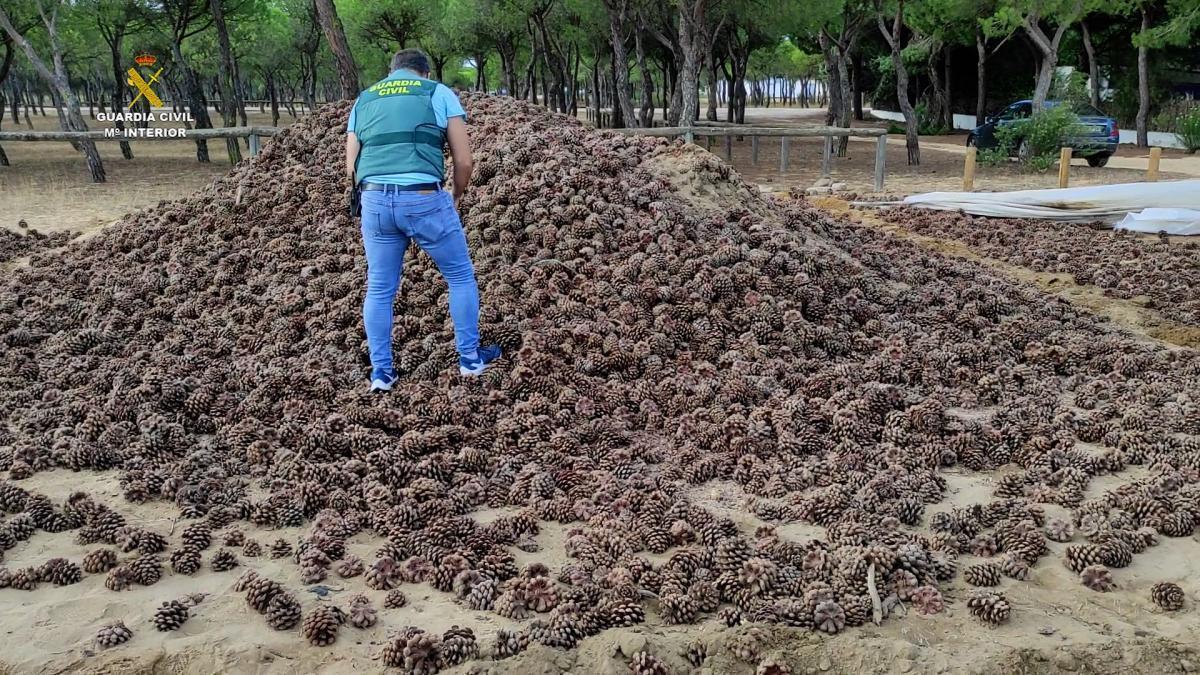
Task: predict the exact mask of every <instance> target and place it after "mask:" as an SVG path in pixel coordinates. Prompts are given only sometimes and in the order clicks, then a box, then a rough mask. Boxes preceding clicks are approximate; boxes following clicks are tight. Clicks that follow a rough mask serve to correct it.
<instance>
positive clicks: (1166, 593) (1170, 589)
mask: <svg viewBox="0 0 1200 675" xmlns="http://www.w3.org/2000/svg"><path fill="white" fill-rule="evenodd" d="M1183 597H1184V596H1183V589H1182V588H1180V587H1179V586H1178V584H1173V583H1171V582H1169V581H1163V582H1160V583H1157V584H1154V586H1153V587H1151V589H1150V599H1151V600H1153V601H1154V604H1156V605H1158V606H1159V607H1162V608H1163V609H1165V610H1167V611H1168V612H1174V611H1177V610H1179V609H1182V608H1183Z"/></svg>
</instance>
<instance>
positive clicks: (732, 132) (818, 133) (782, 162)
mask: <svg viewBox="0 0 1200 675" xmlns="http://www.w3.org/2000/svg"><path fill="white" fill-rule="evenodd" d="M159 128H161V127H154V128H152V129H151V130H153V129H159ZM181 131H183V136H173V137H172V136H138V135H134V136H125V135H123V134H116V135H110V134H111V132H106V131H105V130H102V129H101V130H94V131H0V143H4V142H8V141H58V142H73V141H81V140H84V139H91V140H93V141H195V140H214V139H221V138H246V139H249V151H250V155H251V156H254V155H257V154H258V151H259V147H260V144H261V138H262V137H263V136H275V135H276V134H278V133H280V132H281V131H282V129H281V128H280V127H218V128H216V129H186V130H181ZM608 131H611V132H613V133H617V134H624V135H627V136H663V137H666V138H679V137H682V138H683V139H684V141H686V142H688V143H693V142H695V140H696V138H698V137H700V138H705V139H707V142H708V147H709V149H711V148H712V141H713V139H714V138H724V139H725V159H726V161H730V160H732V159H733V138H734V137H735V136H737V137H749V138H750V144H751V161H752V162H753V163H754V164H755V165H757V164H758V146H759V139H760V138H778V139H779V144H780V145H779V172H780V173H784V172H786V171H787V169H788V160H789V157H788V156H789V154H790V152H789V151H790V141H791V139H793V138H823V139H825V145H824V148H823V151H822V155H821V175H822V176H824V177H829V175H830V174H831V173H832V170H833V139H834V138H842V137H847V138H849V137H854V138H874V139H875V143H876V145H875V191H876V192H882V191H883V180H884V176H885V173H886V157H887V130H886V129H871V128H865V129H846V128H843V127H747V126H724V125H721V126H715V125H714V126H695V127H649V128H633V129H609V130H608Z"/></svg>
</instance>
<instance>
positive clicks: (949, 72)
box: [942, 46, 954, 131]
mask: <svg viewBox="0 0 1200 675" xmlns="http://www.w3.org/2000/svg"><path fill="white" fill-rule="evenodd" d="M952 53H954V48H953V47H952V46H947V47H946V48H945V49H944V50H943V51H942V67H943V68H944V69H945V70H944V71H943V82H944V83H945V86H946V119H945V120H944V121H943V123H944V124H945V125H946V128H947V129H949V130H950V131H954V92H953V90H952V88H951V86H950V82H951V80H952V79H953V78H954V70H953V67H952V61H951V59H950V55H951V54H952Z"/></svg>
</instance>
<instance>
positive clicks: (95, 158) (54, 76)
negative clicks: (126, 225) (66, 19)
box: [0, 8, 106, 183]
mask: <svg viewBox="0 0 1200 675" xmlns="http://www.w3.org/2000/svg"><path fill="white" fill-rule="evenodd" d="M42 23H43V24H45V26H46V37H47V39H48V41H49V43H50V51H51V56H52V58H53V63H54V70H53V72H52V71H51V70H50V68H49V67H48V66H47V65H46V63H45V62H44V61H42V59H41V57H39V56H38V55H37V52H36V51H34V48H33V45H31V44H30V43H29V41H28V40H26V39H25V37H24V36H22V35H21V34H20V33H18V32H17V30H16V28H14V27H13V25H12V22H11V21H9V18H8V13H7V12H5V11H4V10H3V9H0V28H2V29H4V31H5V32H7V33H8V35H9V37H10V38H11V39H12V42H13V44H15V45H16V46H17V47H19V48H20V49H21V51H23V52H24V53H25V57H26V58H27V59H28V60H29V63H30V64H31V65H32V66H33V68H34V70H36V71H37V73H38V75H40V76H41V77H42V79H43V80H45V81H46V84H48V85H49V86H51V87H52V88H53V89H54V91H56V92H57V94H58V97H59V98H60V99H61V100H62V102H63V104H65V106H66V120H65V125H66V127H67V129H68V130H69V131H87V130H88V127H87V122H85V121H84V120H83V114H82V112H81V111H80V109H79V99H78V98H76V97H75V92H74V91H72V90H71V78H70V76H69V75H68V74H67V67H66V64H65V63H64V61H63V52H62V45H61V44H60V43H59V41H58V25H57V24H58V13H57V8H55V9H54V10H52V13H51V14H50V16H49V17H46V16H45V15H43V17H42ZM78 145H79V149H80V150H81V151H82V152H83V156H84V157H85V158H86V159H87V165H88V171H89V172H90V173H91V175H92V182H94V183H103V182H104V181H105V180H106V176H105V174H104V163H103V162H102V161H101V160H100V153H99V152H97V151H96V144H95V143H93V142H92V141H91V140H90V139H85V140H83V141H80V142H79V144H78Z"/></svg>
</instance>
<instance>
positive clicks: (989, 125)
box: [967, 101, 1121, 166]
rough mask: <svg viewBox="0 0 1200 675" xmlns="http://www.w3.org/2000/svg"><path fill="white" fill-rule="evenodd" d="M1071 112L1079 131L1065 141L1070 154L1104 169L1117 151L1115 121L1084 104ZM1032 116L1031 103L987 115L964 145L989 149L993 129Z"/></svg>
mask: <svg viewBox="0 0 1200 675" xmlns="http://www.w3.org/2000/svg"><path fill="white" fill-rule="evenodd" d="M1058 105H1063V104H1062V103H1060V102H1059V101H1046V107H1048V108H1052V107H1054V106H1058ZM1072 108H1073V111H1074V112H1075V114H1076V115H1078V116H1079V124H1080V130H1079V132H1078V133H1075V134H1072V135H1071V136H1070V137H1068V138H1067V139H1066V142H1065V144H1066V145H1068V146H1070V148H1071V154H1072V155H1073V156H1075V157H1083V158H1085V159H1087V163H1088V165H1089V166H1104V165H1105V164H1107V163H1108V158H1109V157H1111V156H1112V155H1113V153H1115V152H1116V151H1117V141H1118V140H1120V135H1121V132H1120V129H1119V128H1118V127H1117V121H1116V120H1114V119H1113V118H1111V117H1109V116H1107V115H1105V114H1104V113H1102V112H1100V111H1099V110H1096V109H1095V108H1093V107H1092V106H1090V105H1088V104H1086V103H1076V104H1072ZM1031 115H1033V101H1017V102H1016V103H1013V104H1012V105H1010V106H1008V107H1007V108H1005V109H1004V110H1001V111H1000V112H998V113H996V114H995V115H991V116H989V117H988V118H987V120H986V121H985V122H984V123H983V124H981V125H979V126H977V127H975V128H974V129H972V130H971V131H970V133H968V134H967V145H968V146H971V145H973V146H975V147H977V148H993V147H995V146H996V143H997V142H998V141H997V139H996V129H997V128H1001V127H1006V126H1008V125H1010V124H1013V123H1014V122H1018V121H1020V120H1023V119H1026V118H1028V117H1030V116H1031ZM1026 147H1027V146H1026V142H1025V139H1020V140H1019V141H1018V144H1017V147H1015V148H1012V152H1013V153H1014V154H1015V155H1016V156H1018V157H1019V156H1022V155H1024V154H1025V152H1026Z"/></svg>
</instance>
